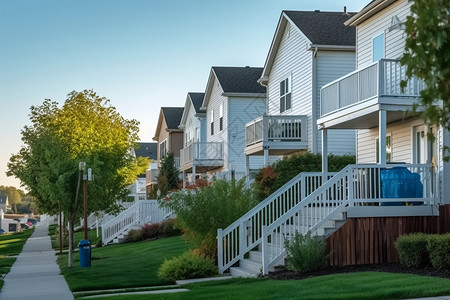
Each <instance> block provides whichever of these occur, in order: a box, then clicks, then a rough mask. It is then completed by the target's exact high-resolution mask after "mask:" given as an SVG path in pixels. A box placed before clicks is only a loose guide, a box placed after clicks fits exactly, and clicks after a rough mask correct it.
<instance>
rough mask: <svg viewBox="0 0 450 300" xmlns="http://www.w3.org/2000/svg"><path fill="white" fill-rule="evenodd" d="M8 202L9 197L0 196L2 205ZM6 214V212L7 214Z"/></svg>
mask: <svg viewBox="0 0 450 300" xmlns="http://www.w3.org/2000/svg"><path fill="white" fill-rule="evenodd" d="M7 200H8V196H6V195H0V204H6V201H7ZM5 213H6V212H5Z"/></svg>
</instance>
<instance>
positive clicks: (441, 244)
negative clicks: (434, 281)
mask: <svg viewBox="0 0 450 300" xmlns="http://www.w3.org/2000/svg"><path fill="white" fill-rule="evenodd" d="M426 248H427V250H428V254H429V255H430V262H431V265H432V266H433V268H436V269H449V268H450V234H445V235H437V234H434V235H430V236H429V237H428V243H427V247H426Z"/></svg>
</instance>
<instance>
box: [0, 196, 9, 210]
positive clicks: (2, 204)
mask: <svg viewBox="0 0 450 300" xmlns="http://www.w3.org/2000/svg"><path fill="white" fill-rule="evenodd" d="M9 208H10V206H9V203H8V196H6V195H0V209H3V212H4V213H6V212H7V210H8V209H9Z"/></svg>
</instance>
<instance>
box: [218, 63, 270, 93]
mask: <svg viewBox="0 0 450 300" xmlns="http://www.w3.org/2000/svg"><path fill="white" fill-rule="evenodd" d="M213 70H214V73H215V74H216V76H217V79H218V80H219V83H220V85H221V87H222V89H223V91H224V93H251V94H253V93H257V94H260V93H265V92H266V88H265V87H263V86H262V85H260V84H259V83H258V82H257V80H258V79H259V78H260V77H261V74H262V71H263V68H251V67H213Z"/></svg>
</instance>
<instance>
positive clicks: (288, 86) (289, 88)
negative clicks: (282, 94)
mask: <svg viewBox="0 0 450 300" xmlns="http://www.w3.org/2000/svg"><path fill="white" fill-rule="evenodd" d="M290 91H291V83H290V82H289V77H288V78H286V93H289V92H290Z"/></svg>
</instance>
